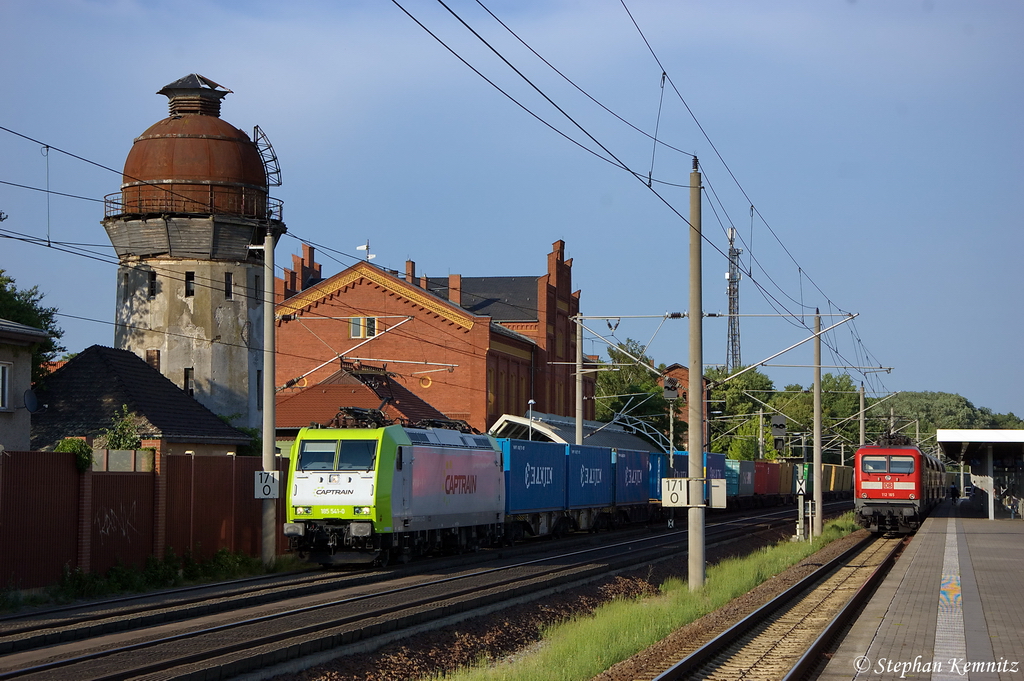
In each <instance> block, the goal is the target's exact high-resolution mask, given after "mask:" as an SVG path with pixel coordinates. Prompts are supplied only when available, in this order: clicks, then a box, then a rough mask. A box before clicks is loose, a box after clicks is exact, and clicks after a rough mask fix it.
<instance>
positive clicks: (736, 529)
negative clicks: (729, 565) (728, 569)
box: [0, 509, 792, 679]
mask: <svg viewBox="0 0 1024 681" xmlns="http://www.w3.org/2000/svg"><path fill="white" fill-rule="evenodd" d="M791 513H792V509H787V510H785V511H779V512H773V513H770V514H765V515H769V516H771V515H788V514H791ZM741 520H742V519H731V520H728V521H723V522H721V523H717V524H716V525H717V528H709V529H715V530H716V531H714V532H712V534H713V535H714V536H716V537H719V538H731V537H733V536H735V535H737V534H743V533H749V532H750V525H749V524H748V523H743V522H741ZM749 520H753V521H754V522H755V523H756V525H757V526H771V525H772V523H767V524H766V523H765V522H764V516H756V517H753V518H749ZM788 522H789V519H788V518H786V519H779V520H777V521H775V523H782V524H786V523H788ZM676 534H682V531H681V530H680V531H677V532H672V533H669V534H668V535H665V534H660V535H655V536H649V537H635V538H630V539H628V540H625V541H618V542H613V543H610V544H604V545H602V546H598V547H589V548H586V549H581V550H574V551H571V552H568V553H562V554H560V555H558V556H547V557H541V558H535V559H531V560H528V561H519V562H516V563H514V564H512V565H508V566H503V567H494V568H488V569H485V570H477V571H473V572H470V573H466V574H461V575H456V576H451V577H446V578H443V579H439V580H431V581H428V582H424V583H420V584H417V585H411V586H406V587H401V588H398V589H391V590H388V591H385V592H378V593H374V594H363V595H360V596H356V597H350V598H345V599H339V600H332V601H329V602H326V603H320V604H316V605H311V606H306V607H303V608H298V609H292V610H287V611H282V612H280V613H274V614H271V615H264V616H261V617H257V618H251V619H248V620H245V621H239V622H232V623H226V624H222V625H218V626H215V627H207V628H205V629H201V630H196V631H192V632H183V633H180V634H176V635H173V636H168V637H163V638H161V639H158V640H153V641H143V642H139V643H136V644H131V645H129V646H123V647H121V648H117V649H109V650H104V651H96V652H94V653H90V654H87V655H80V656H76V657H74V658H66V659H63V660H55V661H53V662H48V663H44V664H41V665H36V666H33V667H26V668H23V669H16V670H9V671H6V672H2V673H0V679H8V678H17V677H19V676H25V675H29V674H34V673H40V672H46V671H52V670H56V669H62V668H65V667H68V666H71V665H75V664H81V663H84V662H88V661H95V660H99V659H102V658H105V657H111V656H113V655H117V654H119V653H126V652H137V651H140V650H144V649H146V648H152V647H154V646H158V645H162V644H166V643H172V642H178V641H183V640H187V639H191V638H196V637H199V636H204V635H211V634H217V633H220V632H224V631H228V630H231V629H236V628H239V627H244V626H250V625H258V624H260V623H265V622H268V621H272V620H276V619H281V618H284V617H288V616H294V615H298V614H305V613H309V612H313V611H316V610H323V609H326V608H330V607H337V606H340V605H347V604H351V603H354V602H357V601H363V600H368V599H370V598H377V597H380V596H386V595H392V594H397V593H403V592H409V591H412V590H414V589H423V588H427V587H430V586H435V585H438V584H444V583H450V582H454V581H457V580H466V579H470V578H473V577H480V576H484V575H488V574H492V573H496V572H499V571H509V570H514V569H517V568H523V567H526V566H534V565H538V564H541V563H544V562H550V561H553V560H564V559H565V558H567V557H577V558H581V557H584V556H586V555H588V554H592V553H595V552H602V551H603V552H608V551H614V550H615V549H618V548H621V547H623V546H626V545H630V546H636V545H637V544H646V543H649V542H652V541H653V542H656V543H673V542H675V541H678V539H677V538H676V537H675V536H674V535H676ZM655 548H658V547H655ZM650 550H654V549H650ZM636 557H637V556H636V554H634V557H633V559H634V560H635V559H636ZM645 561H646V559H645ZM574 569H578V568H572V567H566V566H565V565H559V566H557V567H553V568H550V569H547V570H543V571H540V572H535V573H532V574H530V575H527V576H525V577H509V578H506V579H502V580H498V581H497V582H494V583H490V584H488V585H486V586H485V587H480V586H470V587H466V588H464V589H461V590H457V591H455V592H453V593H448V594H444V595H443V596H441V598H442V599H443V600H451V599H456V598H459V597H463V596H465V595H467V594H472V593H475V592H477V591H479V590H480V589H481V588H484V589H495V588H501V587H503V586H508V585H511V584H514V583H516V582H520V581H536V580H538V579H541V578H543V577H545V576H551V575H553V574H555V573H558V572H566V573H569V572H571V571H572V570H574ZM605 569H606V568H601V569H600V570H599V571H603V570H605ZM437 599H438V597H437V596H436V595H435V596H429V597H424V598H421V599H417V600H414V601H413V602H411V603H406V604H404V605H401V606H395V608H392V609H381V610H380V611H379V612H378V613H377V615H378V616H380V615H384V614H389V613H392V612H395V611H398V610H403V609H409V608H416V607H422V606H423V605H428V604H430V603H432V602H436V601H437ZM368 616H372V615H367V614H365V613H364V614H361V615H358V616H352V617H351V618H341V619H337V620H335V621H333V622H331V623H328V624H324V623H320V624H316V625H312V626H311V627H308V628H302V627H299V628H296V629H293V630H291V631H286V632H279V633H278V634H275V635H272V636H269V637H267V636H264V637H260V638H258V640H253V639H247V640H246V641H245V642H244V643H239V644H235V645H231V646H221V647H220V648H216V649H215V650H208V651H206V652H202V653H195V654H194V655H190V656H188V657H187V658H185V659H184V660H183V659H180V658H179V659H174V660H170V661H165V662H161V663H159V664H156V665H154V666H153V668H152V669H150V668H146V669H144V670H138V669H136V670H134V671H133V672H132V673H133V674H139V673H150V672H153V671H159V670H160V669H163V668H166V667H167V665H171V666H179V665H181V664H188V663H189V662H195V661H199V660H202V659H212V658H214V657H220V656H223V655H226V654H230V653H232V652H238V651H239V650H243V649H248V648H251V647H253V646H255V645H261V644H271V643H277V642H280V641H282V640H285V639H288V638H294V637H296V636H302V635H303V634H306V633H311V632H315V631H321V630H323V629H325V628H330V627H336V626H344V625H345V624H349V623H351V622H352V621H354V620H356V619H362V618H365V617H368ZM101 678H121V675H116V674H115V675H112V676H110V677H101Z"/></svg>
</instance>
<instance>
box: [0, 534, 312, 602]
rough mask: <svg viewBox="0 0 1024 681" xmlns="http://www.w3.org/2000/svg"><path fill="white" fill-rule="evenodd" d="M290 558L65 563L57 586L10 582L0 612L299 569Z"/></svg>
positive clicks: (169, 556) (170, 556)
mask: <svg viewBox="0 0 1024 681" xmlns="http://www.w3.org/2000/svg"><path fill="white" fill-rule="evenodd" d="M304 567H308V566H306V565H305V564H304V563H303V564H301V565H300V564H299V563H298V561H297V559H296V558H295V557H293V556H279V557H278V558H277V560H276V561H275V562H274V564H273V565H271V566H270V567H267V566H265V565H264V564H263V562H262V561H261V560H260V559H259V558H255V557H253V556H248V555H246V554H243V553H232V552H230V551H228V550H226V549H221V550H220V551H217V553H215V554H214V555H213V556H212V557H210V558H209V559H207V560H202V561H197V560H194V559H193V558H192V556H191V555H190V554H186V555H184V556H181V557H179V556H177V555H175V553H174V551H172V550H168V551H167V553H166V554H165V555H164V557H163V559H162V560H161V559H157V558H156V557H154V556H150V557H149V558H148V559H147V560H146V565H145V567H143V568H135V567H128V566H125V565H120V564H119V565H115V566H114V567H112V568H110V570H108V571H107V573H106V574H104V575H100V574H96V573H94V572H83V571H82V570H81V569H79V568H71V567H70V566H65V568H64V571H63V573H62V574H61V578H60V581H59V582H58V583H57V584H54V585H52V586H49V587H47V588H45V589H43V590H35V591H33V592H31V593H24V592H22V591H20V590H19V589H17V588H14V587H13V586H11V587H7V588H4V589H0V612H4V611H16V610H19V609H20V608H22V607H28V606H38V605H46V604H50V603H69V602H71V601H77V600H83V599H92V598H103V597H105V596H112V595H116V594H124V593H145V592H147V591H158V590H161V589H169V588H173V587H176V586H184V585H189V584H203V583H207V582H220V581H224V580H228V579H238V578H241V577H252V576H257V575H263V574H268V573H275V572H287V571H291V570H297V569H303V568H304Z"/></svg>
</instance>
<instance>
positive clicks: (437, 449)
mask: <svg viewBox="0 0 1024 681" xmlns="http://www.w3.org/2000/svg"><path fill="white" fill-rule="evenodd" d="M504 516H505V476H504V471H503V466H502V455H501V452H500V450H498V449H497V448H496V445H495V442H494V440H492V439H491V438H489V437H488V436H485V435H472V434H467V433H461V432H458V431H456V430H448V429H444V428H406V427H403V426H398V425H389V426H385V427H380V428H374V427H366V428H303V429H302V430H300V431H299V434H298V436H297V437H296V439H295V442H294V443H293V444H292V450H291V457H290V463H289V485H288V501H287V521H288V522H286V523H285V525H284V528H283V529H284V534H285V536H287V537H288V541H289V547H290V549H291V550H293V551H296V552H298V553H299V554H300V555H302V556H304V557H306V558H308V560H310V561H311V562H317V563H320V564H322V565H331V564H338V563H353V562H374V563H376V564H379V565H380V564H386V563H387V562H388V561H389V560H390V559H391V558H393V557H395V558H400V559H403V560H404V559H407V558H408V557H410V556H413V555H418V554H422V553H427V552H431V551H436V550H451V551H457V550H464V549H472V548H475V547H477V546H480V545H484V544H490V543H495V542H498V541H500V540H501V539H502V536H503V532H504V522H505V518H504Z"/></svg>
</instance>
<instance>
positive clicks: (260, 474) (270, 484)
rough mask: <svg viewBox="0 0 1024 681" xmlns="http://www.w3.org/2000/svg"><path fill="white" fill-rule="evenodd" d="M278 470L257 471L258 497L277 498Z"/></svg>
mask: <svg viewBox="0 0 1024 681" xmlns="http://www.w3.org/2000/svg"><path fill="white" fill-rule="evenodd" d="M277 475H278V471H256V498H257V499H277V486H278V485H277Z"/></svg>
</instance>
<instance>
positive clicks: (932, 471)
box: [854, 438, 946, 533]
mask: <svg viewBox="0 0 1024 681" xmlns="http://www.w3.org/2000/svg"><path fill="white" fill-rule="evenodd" d="M945 480H946V475H945V468H944V467H943V465H942V463H941V462H940V461H939V460H938V459H936V458H935V457H933V456H930V455H928V454H925V453H924V452H922V451H921V450H920V449H918V448H917V447H915V446H913V445H911V444H910V441H909V439H905V440H904V439H902V438H901V440H900V441H896V440H895V439H894V438H893V439H890V440H888V441H883V442H882V443H880V444H878V445H873V446H869V447H861V448H860V449H858V450H857V454H856V457H855V459H854V515H855V516H856V519H857V523H858V524H860V525H861V526H863V527H866V528H867V529H869V530H871V531H872V532H902V533H907V532H913V531H914V530H916V529H917V528H918V527H920V526H921V523H922V522H923V521H924V519H925V518H926V517H927V516H928V514H929V513H930V512H931V510H932V508H934V507H935V505H936V504H938V503H939V502H940V501H942V499H943V497H944V496H945V493H946V487H945Z"/></svg>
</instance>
